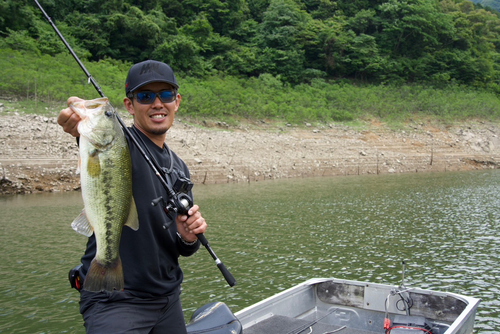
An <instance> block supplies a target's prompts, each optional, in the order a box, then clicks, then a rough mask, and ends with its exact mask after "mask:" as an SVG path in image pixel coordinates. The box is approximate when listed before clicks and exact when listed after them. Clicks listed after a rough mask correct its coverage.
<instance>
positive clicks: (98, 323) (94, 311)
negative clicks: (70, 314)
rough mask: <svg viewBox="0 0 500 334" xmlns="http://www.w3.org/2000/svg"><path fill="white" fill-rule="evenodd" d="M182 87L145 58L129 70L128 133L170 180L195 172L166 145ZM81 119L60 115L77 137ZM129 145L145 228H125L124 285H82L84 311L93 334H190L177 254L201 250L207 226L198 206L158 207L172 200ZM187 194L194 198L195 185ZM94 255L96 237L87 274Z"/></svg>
mask: <svg viewBox="0 0 500 334" xmlns="http://www.w3.org/2000/svg"><path fill="white" fill-rule="evenodd" d="M178 88H179V86H178V84H177V80H176V78H175V75H174V73H173V71H172V69H171V68H170V66H168V65H167V64H164V63H161V62H158V61H154V60H147V61H144V62H141V63H138V64H135V65H134V66H132V67H131V68H130V70H129V73H128V76H127V80H126V83H125V93H126V98H124V100H123V102H124V105H125V108H126V109H127V110H128V112H129V113H130V114H131V115H133V117H134V125H133V126H132V127H131V128H130V131H129V132H130V135H133V136H135V137H136V138H140V142H141V143H142V144H143V146H144V147H143V149H144V150H146V152H148V156H149V157H150V158H151V159H154V160H156V162H157V163H158V165H159V166H161V167H162V168H163V170H165V171H166V173H168V174H169V177H170V179H171V183H172V184H174V183H175V181H176V180H177V179H178V178H180V177H181V178H182V177H187V178H189V170H188V168H187V166H186V164H185V163H184V162H183V161H182V160H181V159H180V158H179V157H178V156H177V155H176V154H175V153H174V152H172V151H170V149H169V148H168V146H167V145H166V144H165V139H166V135H167V131H168V129H170V127H171V126H172V124H173V122H174V117H175V113H176V112H177V110H178V108H179V104H180V101H181V96H180V95H179V94H178V92H177V90H178ZM77 100H80V99H79V98H77V97H70V98H69V99H68V105H69V104H70V103H72V102H74V101H77ZM79 121H80V118H79V116H78V115H76V114H75V113H74V112H73V111H72V110H71V109H70V108H66V109H63V110H61V112H60V114H59V117H58V123H59V124H60V125H61V126H62V127H63V129H64V131H66V132H68V133H70V134H72V135H73V136H75V137H78V131H77V126H78V122H79ZM127 135H128V134H127ZM127 139H128V140H129V142H130V138H127ZM129 149H130V156H131V159H132V191H133V196H134V200H135V203H136V207H137V213H138V217H139V229H138V230H137V231H134V230H132V229H130V228H124V229H123V231H122V237H121V241H120V257H121V259H122V264H123V275H124V290H122V291H116V290H115V291H111V292H110V291H100V292H94V291H86V290H85V289H83V290H81V291H80V293H81V294H80V313H82V315H83V319H84V322H85V323H84V325H85V328H86V330H87V333H144V334H146V333H153V334H154V333H164V334H168V333H172V334H174V333H175V334H181V333H186V328H185V322H184V317H183V312H182V306H181V303H180V296H179V295H180V285H181V283H182V279H183V273H182V270H181V268H180V266H179V261H178V259H179V256H189V255H192V254H194V253H195V252H196V251H197V250H198V248H199V241H198V240H197V237H196V234H199V233H204V232H205V230H206V228H207V224H206V222H205V219H204V218H203V217H202V216H201V213H200V212H199V207H198V206H197V205H193V206H192V208H191V209H190V210H189V212H188V214H189V216H186V215H177V216H174V217H172V218H170V217H169V216H167V215H166V214H165V213H164V212H163V208H162V207H161V205H157V206H152V205H151V201H152V200H154V199H157V198H159V197H160V196H161V197H163V198H165V199H167V198H168V196H169V194H168V193H167V191H166V190H165V189H164V188H163V186H162V185H161V184H160V182H159V181H158V179H157V177H156V175H155V173H154V172H153V170H152V169H151V168H150V166H149V165H148V163H147V162H146V160H145V159H144V158H143V156H142V154H141V152H139V150H138V148H137V147H136V146H135V145H131V144H130V143H129ZM189 196H190V197H191V198H192V193H191V191H190V192H189ZM173 222H175V224H172V223H173ZM95 253H96V240H95V236H94V235H92V236H91V237H89V240H88V243H87V248H86V250H85V254H84V255H83V256H82V259H81V262H82V268H81V269H80V273H81V276H82V277H81V278H84V276H85V275H86V273H87V271H88V268H89V266H90V262H91V261H92V259H93V258H94V256H95Z"/></svg>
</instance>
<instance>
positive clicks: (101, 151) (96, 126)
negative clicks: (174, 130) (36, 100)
mask: <svg viewBox="0 0 500 334" xmlns="http://www.w3.org/2000/svg"><path fill="white" fill-rule="evenodd" d="M70 108H71V109H72V110H73V111H74V112H75V113H77V114H78V115H79V116H80V118H81V119H82V120H81V121H80V122H79V123H78V132H79V133H80V142H79V146H80V148H79V149H80V152H79V153H80V163H79V166H80V167H79V169H80V183H81V189H82V197H83V203H84V206H85V207H84V209H83V211H82V212H81V214H80V215H79V216H78V217H77V218H76V219H75V220H74V221H73V223H72V224H71V226H72V227H73V229H74V230H75V231H77V232H79V233H81V234H83V235H86V236H88V237H90V236H91V235H92V233H94V235H95V239H96V247H97V249H96V255H95V257H94V259H93V260H92V262H91V265H90V268H89V270H88V272H87V276H86V278H85V281H84V283H83V288H84V289H85V290H88V291H102V290H106V291H113V290H114V289H116V290H122V289H123V286H124V280H123V270H122V263H121V259H120V254H119V247H120V237H121V234H122V229H123V226H124V225H127V226H129V227H131V228H132V229H134V230H137V229H138V228H139V222H138V217H137V210H136V206H135V202H134V198H133V197H132V163H131V160H130V152H129V149H128V145H127V140H126V139H125V136H124V134H123V130H122V128H121V126H120V124H119V122H118V120H117V118H116V114H115V112H114V110H113V108H112V107H111V105H110V104H109V102H108V99H107V98H100V99H95V100H89V101H78V102H75V103H73V104H71V105H70Z"/></svg>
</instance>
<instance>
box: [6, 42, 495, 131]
mask: <svg viewBox="0 0 500 334" xmlns="http://www.w3.org/2000/svg"><path fill="white" fill-rule="evenodd" d="M84 64H85V66H86V67H87V70H88V71H89V72H90V73H91V74H92V76H93V78H94V79H95V80H96V81H97V82H98V83H99V84H100V85H101V86H100V87H101V89H102V91H103V92H104V93H105V94H106V96H107V97H108V98H109V99H110V102H111V103H112V105H113V106H114V107H115V108H117V109H118V110H120V111H123V110H122V109H123V108H122V100H123V95H124V89H123V83H124V81H125V77H126V74H127V70H128V68H129V66H130V64H126V63H122V62H118V61H114V60H104V61H100V62H98V63H92V62H84ZM0 68H2V71H3V72H4V73H3V76H2V80H1V81H0V89H1V90H0V91H1V92H2V95H3V97H4V104H5V110H14V109H16V110H18V112H22V113H36V114H40V115H45V114H46V115H52V114H54V113H57V112H58V111H59V110H60V109H62V108H63V107H65V105H66V103H65V101H66V99H67V97H69V96H73V95H75V96H80V97H82V98H85V99H92V98H97V97H99V95H98V93H97V92H96V90H95V89H94V87H93V86H92V85H89V84H88V83H87V78H86V76H85V75H84V73H83V72H82V71H81V69H80V68H79V67H78V65H77V64H76V62H75V61H74V60H73V58H72V57H71V56H69V55H66V54H60V55H57V56H55V57H51V56H47V55H44V56H41V57H40V56H36V55H32V54H29V53H21V52H18V51H13V50H9V49H0ZM177 79H178V82H179V85H180V90H179V92H180V94H181V95H182V102H181V109H180V111H181V113H180V115H182V116H183V117H186V118H188V119H191V120H193V121H194V122H202V121H203V120H206V121H210V122H216V121H220V122H226V123H227V124H229V125H236V124H238V123H241V122H258V121H259V120H266V121H267V122H272V123H274V124H284V125H286V124H291V125H294V126H303V125H304V124H305V123H312V124H323V125H324V124H331V123H341V124H344V125H348V124H351V125H354V126H355V125H356V124H362V123H365V122H366V121H369V120H371V119H377V120H378V121H381V122H383V123H385V124H391V125H392V126H395V127H397V126H398V124H400V125H401V124H404V123H407V122H412V121H415V120H418V119H426V120H431V121H433V122H440V123H442V124H452V123H454V122H463V121H466V120H470V119H481V120H489V121H493V120H500V100H499V99H498V97H497V96H496V94H494V93H492V92H488V91H484V90H476V89H473V88H470V87H464V86H454V85H449V86H443V87H441V88H436V87H430V86H425V85H418V84H413V85H403V86H401V85H400V86H395V85H394V86H391V85H356V84H349V83H346V82H345V81H342V82H336V81H331V82H328V81H325V80H322V79H315V80H313V81H312V82H311V83H310V84H302V85H298V86H293V87H292V86H289V85H284V84H283V83H282V82H281V81H280V80H279V78H276V77H273V76H272V75H269V74H263V75H261V76H259V77H258V78H255V77H252V78H237V77H232V76H224V75H217V76H210V77H206V78H202V79H200V78H192V77H179V78H177ZM13 100H16V101H17V102H14V101H13ZM8 101H12V102H8ZM11 103H12V105H11ZM14 105H16V106H14Z"/></svg>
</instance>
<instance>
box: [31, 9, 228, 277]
mask: <svg viewBox="0 0 500 334" xmlns="http://www.w3.org/2000/svg"><path fill="white" fill-rule="evenodd" d="M34 1H35V3H36V5H37V6H38V8H39V9H40V11H41V12H42V14H43V16H44V17H45V19H46V20H47V21H48V22H49V24H50V25H51V26H52V28H53V29H54V31H55V32H56V34H57V35H58V36H59V38H60V39H61V41H62V42H63V43H64V45H65V46H66V48H67V49H68V50H69V52H70V53H71V55H72V56H73V58H74V59H75V60H76V62H77V63H78V65H79V66H80V68H81V69H82V71H83V72H84V73H85V75H86V76H87V78H88V83H89V84H92V85H93V86H94V88H95V89H96V90H97V92H98V93H99V95H100V96H101V97H105V96H104V93H103V92H102V90H101V87H99V85H98V84H97V82H96V81H95V80H94V78H93V77H92V75H91V74H90V73H89V72H88V71H87V69H86V68H85V66H84V65H83V63H82V62H81V61H80V59H79V58H78V56H77V55H76V53H75V52H74V51H73V49H72V48H71V46H70V45H69V44H68V42H66V39H65V38H64V36H63V35H62V34H61V32H60V31H59V29H57V27H56V25H55V24H54V22H52V19H51V18H50V16H49V15H47V13H46V12H45V10H44V9H43V7H42V6H41V5H40V3H39V2H38V0H34ZM115 116H116V119H117V120H118V123H120V126H121V127H122V129H123V131H124V132H125V133H126V134H127V135H128V137H129V138H130V139H131V140H132V143H133V144H134V145H135V146H136V147H137V149H138V150H139V152H140V154H141V155H142V157H143V158H144V159H145V160H146V162H147V163H148V165H149V167H151V169H152V170H153V172H154V173H155V175H156V176H157V177H158V180H159V181H160V183H161V184H162V186H163V187H164V188H165V190H166V191H167V193H168V195H169V203H168V207H169V208H170V209H171V210H174V211H176V212H177V210H179V212H180V211H182V210H183V209H185V213H186V214H187V211H188V210H189V209H190V208H187V207H185V206H186V203H185V198H181V199H180V200H179V199H178V198H177V197H178V196H179V194H177V193H175V192H174V190H173V189H172V187H171V185H170V184H169V183H168V182H167V177H166V175H165V174H164V171H163V169H162V168H161V166H159V165H158V163H157V162H156V161H154V160H151V159H150V158H149V156H148V155H147V154H146V152H145V151H144V149H143V147H142V146H141V144H139V142H138V141H137V139H136V136H134V134H132V132H131V131H130V130H129V129H128V128H127V126H126V125H125V123H123V121H122V120H121V118H120V116H119V115H118V113H117V112H116V111H115ZM139 139H140V140H142V139H141V138H140V137H139ZM144 147H146V146H144ZM146 149H147V148H146ZM169 153H170V151H169ZM151 157H152V158H153V159H154V157H153V156H151ZM186 196H187V195H186ZM157 200H158V199H156V200H154V201H157ZM176 200H177V201H176ZM154 201H153V205H155V202H154ZM157 203H158V202H157ZM157 203H156V204H157ZM188 203H189V201H188ZM179 204H180V205H181V207H179ZM189 204H191V205H192V203H189ZM166 208H167V206H165V207H164V210H165V213H166V214H167V215H168V212H167V210H166ZM181 213H184V212H181ZM196 237H197V238H198V240H200V242H201V244H202V245H203V246H205V248H206V249H207V251H208V253H209V254H210V255H211V256H212V258H213V259H214V261H215V263H216V264H217V267H218V268H219V270H220V271H221V273H222V275H223V276H224V278H225V279H226V282H227V283H228V284H229V286H231V287H232V286H235V285H236V280H235V279H234V277H233V275H231V273H230V272H229V271H228V270H227V269H226V266H224V264H223V263H222V261H221V260H219V258H218V257H217V256H216V255H215V253H214V251H213V250H212V248H211V247H210V245H209V243H208V241H207V239H206V238H205V235H204V234H203V233H200V234H197V235H196Z"/></svg>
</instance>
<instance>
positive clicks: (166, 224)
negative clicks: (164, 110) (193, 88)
mask: <svg viewBox="0 0 500 334" xmlns="http://www.w3.org/2000/svg"><path fill="white" fill-rule="evenodd" d="M131 132H133V133H134V134H137V135H138V136H140V138H141V139H142V141H143V142H144V144H145V145H146V147H147V148H148V150H149V152H148V153H150V154H151V155H152V156H153V157H154V158H155V159H156V161H157V162H158V164H159V165H160V166H161V167H164V168H166V169H169V167H170V166H171V165H170V164H171V159H172V161H173V165H172V167H173V170H175V171H176V172H177V173H176V172H174V173H171V178H172V183H171V184H174V183H175V181H176V175H178V174H179V172H181V173H183V174H184V175H185V176H186V177H187V178H189V170H188V168H187V166H186V164H185V163H184V162H183V161H182V160H181V159H180V158H179V157H178V156H177V155H176V154H175V153H174V152H171V151H169V150H168V148H167V146H166V145H164V147H163V148H160V147H158V146H157V145H156V144H154V143H153V142H152V141H150V140H149V138H147V137H146V136H145V135H144V134H142V133H141V132H140V131H136V130H135V129H134V128H132V129H131ZM139 142H141V141H139ZM141 144H142V143H141ZM129 148H130V156H131V159H132V190H133V196H134V200H135V204H136V207H137V213H138V217H139V229H138V230H137V231H134V230H132V229H131V228H129V227H128V226H124V227H123V232H122V236H121V240H120V257H121V260H122V265H123V274H124V279H125V290H128V291H130V292H131V293H133V294H137V295H138V296H161V295H166V294H170V293H172V292H173V291H175V289H178V287H179V286H180V284H181V282H182V278H183V274H182V270H181V268H180V267H179V261H178V259H179V256H189V255H192V254H194V253H195V252H196V251H197V250H198V248H199V247H200V243H199V242H196V243H195V244H194V245H192V246H190V245H186V244H185V243H183V242H182V241H181V240H180V238H179V236H178V235H177V233H176V232H177V226H176V224H175V216H176V215H175V213H172V216H173V218H174V219H173V220H171V219H170V218H169V217H168V216H167V215H166V213H165V212H164V210H163V206H162V205H161V204H159V205H157V206H153V205H151V202H152V201H153V200H154V199H156V198H159V197H160V196H162V197H163V198H164V199H168V193H167V191H166V190H165V188H164V187H163V185H162V184H161V183H160V181H159V180H158V177H157V176H156V175H155V173H154V172H153V170H152V168H151V167H150V166H149V165H148V163H147V162H146V160H145V159H144V157H143V156H142V155H141V153H140V152H139V150H138V149H137V147H136V146H135V145H134V144H133V143H131V142H130V140H129ZM169 152H171V153H170V154H169ZM189 196H190V197H191V198H192V194H191V193H189ZM95 252H96V246H95V237H94V235H92V236H91V237H90V238H89V241H88V243H87V249H86V251H85V254H84V255H83V257H82V264H83V268H82V272H83V274H84V275H85V274H86V273H87V270H88V268H89V267H90V262H91V261H92V259H93V258H94V256H95Z"/></svg>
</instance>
